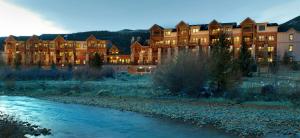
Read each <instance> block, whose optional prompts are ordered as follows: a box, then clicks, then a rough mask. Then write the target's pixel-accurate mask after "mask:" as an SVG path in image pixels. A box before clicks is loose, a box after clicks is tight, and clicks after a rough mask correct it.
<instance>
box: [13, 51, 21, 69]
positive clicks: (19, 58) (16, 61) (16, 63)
mask: <svg viewBox="0 0 300 138" xmlns="http://www.w3.org/2000/svg"><path fill="white" fill-rule="evenodd" d="M14 64H15V68H16V69H20V68H21V67H20V66H21V55H20V54H16V57H15V59H14Z"/></svg>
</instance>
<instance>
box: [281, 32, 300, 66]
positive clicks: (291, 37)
mask: <svg viewBox="0 0 300 138" xmlns="http://www.w3.org/2000/svg"><path fill="white" fill-rule="evenodd" d="M277 37H278V41H277V42H278V44H277V45H278V48H277V53H278V55H279V58H280V59H282V58H283V56H284V54H285V52H286V54H288V55H287V56H289V57H290V59H291V60H293V61H297V62H299V61H300V30H299V29H298V28H289V29H280V32H278V35H277Z"/></svg>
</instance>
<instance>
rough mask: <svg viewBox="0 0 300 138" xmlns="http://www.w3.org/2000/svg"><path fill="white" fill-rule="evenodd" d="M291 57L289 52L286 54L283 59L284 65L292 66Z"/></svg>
mask: <svg viewBox="0 0 300 138" xmlns="http://www.w3.org/2000/svg"><path fill="white" fill-rule="evenodd" d="M290 62H291V61H290V56H289V54H288V52H287V51H285V52H284V54H283V57H282V64H283V65H289V64H290Z"/></svg>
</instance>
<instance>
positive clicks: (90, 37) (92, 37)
mask: <svg viewBox="0 0 300 138" xmlns="http://www.w3.org/2000/svg"><path fill="white" fill-rule="evenodd" d="M90 40H97V38H96V37H95V36H94V35H93V34H91V35H90V36H89V37H88V38H87V39H86V41H90Z"/></svg>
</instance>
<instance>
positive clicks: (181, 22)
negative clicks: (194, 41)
mask: <svg viewBox="0 0 300 138" xmlns="http://www.w3.org/2000/svg"><path fill="white" fill-rule="evenodd" d="M180 25H185V26H187V27H188V26H189V24H188V23H186V22H184V21H180V22H179V23H178V24H177V25H176V28H177V27H178V26H180Z"/></svg>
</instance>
